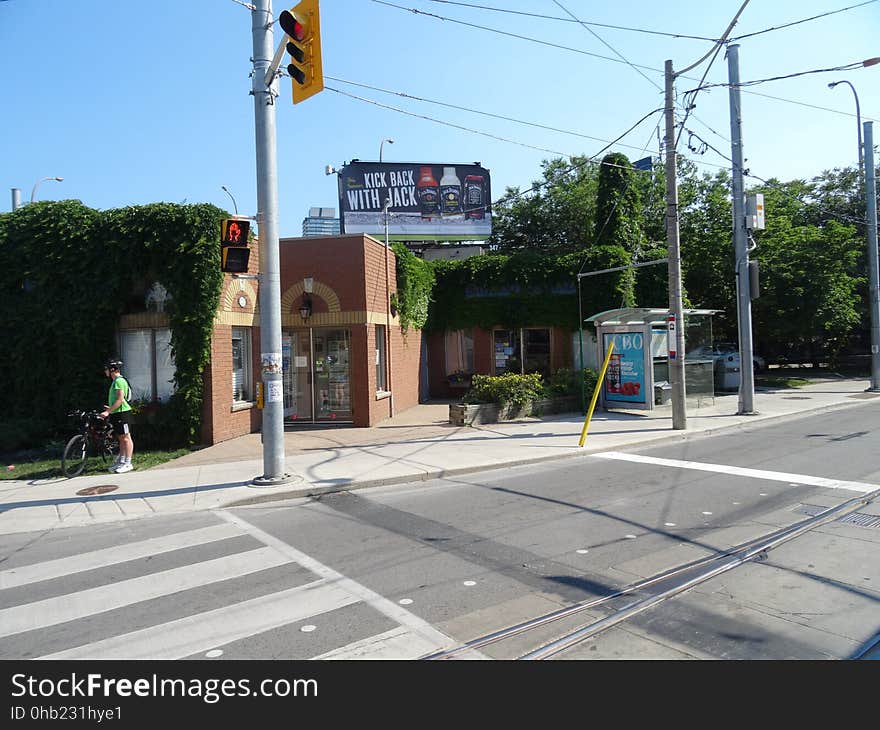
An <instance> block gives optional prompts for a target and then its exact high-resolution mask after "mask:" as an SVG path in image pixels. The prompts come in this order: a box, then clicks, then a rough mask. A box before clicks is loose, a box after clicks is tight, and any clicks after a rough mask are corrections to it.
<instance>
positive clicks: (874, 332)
mask: <svg viewBox="0 0 880 730" xmlns="http://www.w3.org/2000/svg"><path fill="white" fill-rule="evenodd" d="M864 129H865V134H864V140H865V146H864V150H865V165H864V169H865V212H866V213H867V218H868V284H869V288H870V294H869V297H868V303H869V306H870V308H871V387H870V388H868V390H869V391H880V271H878V268H877V263H878V262H877V181H876V173H875V171H874V123H873V122H865V123H864Z"/></svg>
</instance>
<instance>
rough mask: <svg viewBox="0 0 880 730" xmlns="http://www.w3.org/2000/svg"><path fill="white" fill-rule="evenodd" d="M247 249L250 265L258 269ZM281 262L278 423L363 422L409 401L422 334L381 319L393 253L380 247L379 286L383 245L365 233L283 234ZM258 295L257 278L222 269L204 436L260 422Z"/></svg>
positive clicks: (228, 434)
mask: <svg viewBox="0 0 880 730" xmlns="http://www.w3.org/2000/svg"><path fill="white" fill-rule="evenodd" d="M252 248H253V249H254V252H253V254H252V256H251V262H250V264H249V272H250V273H256V272H257V271H258V270H259V255H258V252H257V251H256V250H255V249H256V247H255V246H254V247H252ZM280 262H281V263H280V268H281V331H282V361H283V362H282V366H283V372H284V376H283V392H284V420H285V424H286V425H290V426H303V425H309V424H320V423H350V424H352V425H354V426H361V427H368V426H372V425H374V424H375V423H377V422H379V421H382V420H384V419H386V418H388V417H390V416H391V415H392V409H393V412H395V413H396V412H399V411H402V410H406V409H407V408H411V407H412V406H414V405H416V404H417V403H418V402H419V382H420V372H421V369H422V362H423V351H422V334H421V332H420V331H418V330H415V331H413V330H410V331H409V332H407V333H406V334H405V335H404V333H403V332H402V331H401V328H400V322H399V320H398V318H397V317H396V316H394V313H393V312H392V313H391V315H392V316H391V319H390V321H389V316H388V315H389V312H388V309H389V304H388V302H389V295H390V293H392V292H394V291H395V290H396V285H397V277H396V266H397V264H396V258H395V256H394V252H393V251H388V252H387V272H388V286H387V287H386V249H385V246H384V244H382V243H381V242H379V241H377V240H376V239H374V238H371V237H370V236H367V235H362V234H356V235H343V236H320V237H307V238H284V239H281V241H280ZM258 294H259V284H258V282H257V281H256V280H254V279H242V278H234V277H233V276H232V275H231V274H226V275H225V279H224V283H223V289H222V293H221V297H220V304H219V307H218V312H217V318H216V320H215V326H214V334H213V338H212V342H211V363H210V367H209V369H208V371H207V372H206V374H205V398H204V405H203V411H202V440H203V442H204V443H206V444H214V443H218V442H220V441H224V440H226V439H230V438H234V437H236V436H241V435H244V434H247V433H251V432H255V431H258V430H259V428H260V420H261V419H260V411H259V409H258V408H257V403H256V400H257V392H256V389H257V386H258V383H259V382H260V380H261V373H260V312H259V302H258ZM389 330H390V331H389ZM389 335H390V338H389V339H390V351H389V349H388V345H387V344H386V338H388V336H389Z"/></svg>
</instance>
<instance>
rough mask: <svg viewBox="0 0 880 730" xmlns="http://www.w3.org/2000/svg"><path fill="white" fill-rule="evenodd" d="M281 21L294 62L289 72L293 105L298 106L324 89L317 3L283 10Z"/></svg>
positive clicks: (310, 0)
mask: <svg viewBox="0 0 880 730" xmlns="http://www.w3.org/2000/svg"><path fill="white" fill-rule="evenodd" d="M278 22H279V23H280V25H281V29H282V30H283V31H284V32H285V33H286V34H287V52H288V53H289V54H290V58H291V61H292V62H291V63H290V65H288V67H287V73H289V74H290V78H291V79H292V80H293V103H294V104H298V103H299V102H301V101H305V100H306V99H308V98H309V97H310V96H314V95H315V94H317V93H318V92H319V91H321V90H322V89H323V88H324V70H323V68H322V66H321V20H320V15H319V13H318V0H301V2H300V3H299V4H298V5H295V6H294V7H292V8H291V9H290V10H282V11H281V16H280V17H279V18H278Z"/></svg>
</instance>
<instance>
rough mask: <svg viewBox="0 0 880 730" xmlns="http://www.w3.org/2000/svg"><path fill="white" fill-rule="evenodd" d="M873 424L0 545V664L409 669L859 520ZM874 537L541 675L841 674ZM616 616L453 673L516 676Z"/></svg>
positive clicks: (873, 415)
mask: <svg viewBox="0 0 880 730" xmlns="http://www.w3.org/2000/svg"><path fill="white" fill-rule="evenodd" d="M877 416H878V406H877V405H875V404H873V403H867V404H865V405H864V406H860V407H858V408H852V409H847V410H845V411H841V412H829V413H827V414H825V415H823V416H822V417H821V418H812V419H799V420H788V421H776V422H774V423H772V424H770V425H764V426H757V425H756V426H755V427H750V428H743V429H741V430H739V431H733V432H731V431H728V432H725V433H724V434H722V435H717V436H709V437H702V438H693V439H690V440H687V441H684V442H681V443H677V444H676V445H673V446H669V445H667V446H664V447H662V448H653V449H644V450H639V451H637V452H630V453H628V454H613V453H612V454H607V453H606V454H604V455H598V456H592V457H586V458H583V459H577V460H564V461H560V462H559V463H544V464H541V465H539V466H533V467H517V468H510V469H502V470H497V471H493V472H482V473H479V474H474V475H472V476H464V477H458V478H454V479H444V480H436V481H433V482H419V483H418V484H414V485H410V486H404V487H401V486H395V487H385V488H376V489H368V490H361V491H357V492H352V493H338V494H332V495H327V496H325V497H323V498H321V499H318V500H311V501H307V500H298V501H295V502H286V503H276V504H271V505H260V506H257V507H251V508H238V509H234V510H229V511H217V512H202V513H193V514H187V515H177V516H172V517H168V516H163V517H152V518H147V519H144V520H136V521H127V522H124V523H113V524H103V525H97V526H94V527H90V528H87V529H86V528H70V529H64V530H55V531H52V532H49V533H45V534H44V533H29V534H13V535H7V536H3V537H0V560H2V562H0V659H23V658H36V657H52V658H96V657H101V658H171V659H182V658H192V659H209V660H214V661H223V660H224V659H308V658H316V657H323V658H363V657H375V658H418V657H421V656H425V655H428V654H431V653H435V652H438V651H443V650H445V649H449V648H451V647H454V646H456V645H458V644H460V643H462V642H464V641H468V640H471V639H473V638H475V637H478V636H482V635H484V634H487V633H490V632H494V631H498V630H500V629H503V628H505V627H508V626H511V625H513V624H516V623H519V622H522V621H526V620H528V619H531V618H534V617H537V616H541V615H544V614H547V613H549V612H552V611H556V610H558V609H560V608H563V607H566V606H571V605H573V604H577V603H580V602H585V601H591V600H598V599H601V598H603V597H607V596H609V595H610V594H613V593H614V592H615V591H619V590H621V589H623V588H625V587H627V586H630V585H632V584H633V583H636V582H638V581H640V580H643V579H645V578H649V577H651V576H654V575H657V574H659V573H661V572H663V571H667V570H669V569H672V568H675V567H676V566H681V565H684V564H688V563H691V562H693V561H698V560H700V559H703V558H707V557H712V556H717V555H718V554H719V553H723V552H724V551H726V550H728V549H730V548H731V547H734V546H737V545H740V544H743V543H745V542H747V541H750V540H754V539H756V538H759V537H761V536H763V535H767V534H770V533H772V532H774V531H775V530H778V529H779V528H783V527H785V526H788V525H792V524H795V523H797V522H799V521H801V520H804V519H806V518H808V517H809V516H810V515H815V514H817V513H818V512H821V510H822V509H825V508H828V507H832V506H834V505H838V504H841V503H844V502H846V501H847V500H852V499H855V498H858V497H860V496H861V497H864V495H865V494H867V493H870V491H871V490H873V489H875V488H876V487H877V486H880V457H878V456H877V454H878V445H880V444H878V428H877V426H876V424H877V422H878V419H877ZM658 460H659V461H658ZM878 516H880V508H878V506H877V505H876V504H873V503H872V504H866V505H860V506H859V507H858V509H857V510H855V516H854V517H850V518H848V519H846V520H838V521H834V522H830V523H828V524H826V525H824V526H821V527H818V528H817V529H814V530H812V531H810V532H808V533H806V534H804V535H803V536H801V537H798V538H796V539H795V540H792V541H790V542H786V543H785V544H783V545H781V546H779V547H778V548H775V549H774V550H772V551H770V552H768V553H767V554H766V557H763V556H762V557H763V559H762V560H759V561H749V562H747V563H745V564H744V565H742V566H740V567H737V568H735V569H733V570H730V571H728V572H725V573H724V574H723V575H719V576H718V577H715V578H712V579H711V580H709V581H707V582H705V583H701V584H699V585H698V586H696V587H695V588H694V589H692V590H690V591H688V592H686V593H683V594H681V595H678V596H675V597H672V598H669V599H668V600H665V601H663V602H662V603H659V604H658V605H656V606H653V607H651V608H649V609H647V610H645V611H642V612H640V613H638V614H636V615H634V616H632V617H631V618H629V619H628V620H627V621H625V622H622V623H620V624H617V625H615V626H614V627H613V628H611V629H609V630H608V631H606V632H604V633H601V634H598V635H596V636H594V637H592V638H590V639H589V640H587V641H585V642H583V643H581V644H578V645H576V646H574V647H572V648H570V649H568V650H567V651H565V652H564V653H562V654H560V655H559V658H564V659H617V658H619V659H644V658H649V659H654V658H657V659H700V658H716V659H789V658H790V659H829V658H850V657H854V656H858V655H860V654H861V653H862V652H863V651H864V649H865V648H866V647H867V646H868V645H869V644H870V643H871V642H872V640H873V639H874V638H875V637H876V636H877V633H878V630H880V600H878V599H880V518H878ZM644 595H646V594H645V593H644V592H640V593H639V594H638V596H637V597H642V596H644ZM634 598H635V597H633V596H625V597H622V598H618V599H615V600H611V601H605V602H602V603H599V604H597V605H596V606H595V607H592V608H589V609H587V610H584V611H582V612H580V613H578V614H577V615H576V616H570V617H568V618H565V619H563V620H561V621H558V622H555V623H553V624H549V625H546V626H543V627H541V628H539V629H537V630H535V631H530V632H525V633H522V634H520V635H518V636H516V637H513V638H510V639H506V640H504V641H502V642H498V643H495V644H490V645H488V646H485V647H483V648H481V649H479V650H478V652H473V653H471V654H470V656H482V657H486V658H504V659H509V658H517V657H520V656H522V655H523V654H526V653H527V652H529V651H531V650H533V649H535V648H537V647H539V646H541V645H543V644H545V643H547V642H549V641H551V640H553V639H556V638H557V637H559V636H561V635H564V634H566V633H568V632H570V631H573V630H574V629H576V628H578V627H581V626H583V625H585V624H589V623H591V622H596V621H599V620H602V619H605V618H608V617H609V616H612V615H613V614H614V612H615V611H617V610H619V609H620V608H622V607H623V606H625V605H629V604H631V603H632V602H633V600H634Z"/></svg>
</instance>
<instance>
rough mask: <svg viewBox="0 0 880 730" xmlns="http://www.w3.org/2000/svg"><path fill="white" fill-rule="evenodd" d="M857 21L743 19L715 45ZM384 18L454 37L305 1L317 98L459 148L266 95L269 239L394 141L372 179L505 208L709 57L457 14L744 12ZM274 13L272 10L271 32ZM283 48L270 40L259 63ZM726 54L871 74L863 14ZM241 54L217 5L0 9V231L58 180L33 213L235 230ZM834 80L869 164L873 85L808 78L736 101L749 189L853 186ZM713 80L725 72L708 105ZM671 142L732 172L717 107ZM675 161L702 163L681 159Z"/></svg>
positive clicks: (59, 3) (704, 104)
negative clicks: (437, 174) (229, 220)
mask: <svg viewBox="0 0 880 730" xmlns="http://www.w3.org/2000/svg"><path fill="white" fill-rule="evenodd" d="M859 1H860V0H797V1H795V0H751V2H750V3H749V4H748V6H747V7H746V9H745V11H744V12H743V14H742V16H741V18H740V20H739V23H738V24H737V26H736V27H735V28H734V31H733V33H732V35H733V36H741V35H745V34H750V33H755V32H757V31H761V30H764V29H767V28H771V27H774V26H779V25H783V24H786V23H790V22H793V21H797V20H801V19H804V18H809V17H811V16H814V15H819V14H822V13H826V12H829V11H834V10H839V9H841V8H845V7H847V6H851V5H856V4H858V3H859ZM388 2H389V3H393V4H395V5H398V6H400V7H403V8H417V9H419V10H421V11H424V12H427V13H434V14H437V15H441V16H445V17H447V18H450V19H455V20H458V21H462V22H464V23H469V24H472V25H470V26H469V25H462V24H460V23H453V22H451V20H446V21H443V20H439V19H437V18H433V17H429V16H425V15H417V14H414V13H412V12H408V11H405V10H400V9H397V8H395V7H391V6H390V5H388V4H383V3H380V2H375V1H373V0H321V25H322V37H323V61H324V73H325V83H326V85H327V86H328V87H332V88H333V89H338V90H339V91H344V92H346V93H348V94H354V95H356V96H359V97H363V98H366V99H370V100H373V101H375V102H379V103H381V104H384V105H387V106H391V107H396V108H398V109H402V110H406V111H407V112H410V113H411V114H414V115H420V116H423V117H431V118H432V119H436V120H442V121H445V122H448V123H451V124H454V125H458V127H465V128H467V129H468V130H474V131H466V130H464V129H461V128H456V127H450V126H445V125H443V124H439V123H437V122H436V121H429V120H427V119H424V118H420V117H417V116H409V115H406V114H403V113H401V112H400V111H394V110H391V109H387V108H383V107H380V106H376V105H374V104H371V103H368V102H366V101H362V100H358V99H355V98H352V97H351V96H347V95H344V94H341V93H338V92H337V91H333V90H330V88H328V89H325V90H324V91H323V92H321V93H320V94H318V95H316V96H314V97H312V98H311V99H309V100H307V101H305V102H303V103H301V104H297V105H296V106H294V105H293V104H292V103H291V96H290V93H291V92H290V80H289V79H287V78H283V79H282V80H281V84H280V98H279V99H278V102H277V104H278V105H277V117H276V123H277V133H278V169H279V180H278V189H279V204H280V228H279V230H280V234H281V236H297V235H300V232H301V223H302V219H303V217H304V216H306V215H307V214H308V210H309V208H310V207H312V206H324V207H335V208H337V213H338V201H337V199H336V177H335V176H333V175H331V176H326V175H325V173H324V169H325V166H326V165H328V164H332V165H335V166H340V165H341V164H342V163H343V162H346V161H349V160H351V159H353V158H358V159H361V160H376V159H378V156H379V147H380V143H381V141H382V139H383V138H386V137H391V138H393V139H394V140H395V141H394V144H387V143H386V144H385V147H384V155H383V156H384V159H385V160H386V161H400V162H431V163H443V162H449V163H453V162H455V163H463V162H474V161H479V162H480V163H482V165H483V166H484V167H486V168H488V169H489V170H490V171H491V176H492V197H493V199H497V198H498V197H499V196H500V195H501V194H502V193H503V191H504V188H505V186H521V187H524V186H528V185H529V184H530V183H531V182H532V181H533V180H537V179H540V177H541V171H540V170H541V162H542V160H545V159H548V158H554V157H559V156H564V155H573V154H586V155H593V154H596V153H597V152H599V150H601V149H602V148H603V147H604V146H605V144H606V142H604V141H602V140H608V141H610V140H613V139H614V138H616V137H617V136H618V135H620V134H621V133H623V132H624V131H625V130H627V129H628V128H629V127H630V126H631V125H633V124H634V123H635V122H636V121H637V120H638V119H640V118H641V117H642V116H644V115H645V114H647V113H648V112H650V111H652V110H653V109H656V108H658V107H661V106H662V104H663V93H662V88H663V73H662V72H663V67H664V62H665V60H666V59H672V61H673V64H674V67H675V68H676V69H682V68H685V67H687V66H689V65H691V64H692V63H694V62H695V61H697V60H698V59H699V58H700V57H702V56H703V55H704V54H705V53H706V52H707V51H708V50H709V48H710V47H711V43H709V42H707V41H703V40H694V39H688V38H670V37H666V36H663V35H655V34H647V33H642V32H635V31H631V30H619V29H612V28H604V27H598V26H589V30H588V29H587V28H585V27H584V26H582V25H579V24H577V23H574V22H563V21H560V20H552V19H543V18H535V17H527V16H522V15H515V14H512V13H509V12H493V11H490V10H485V9H478V8H476V7H472V6H473V5H486V6H494V7H503V8H504V9H505V10H508V11H510V10H518V11H523V12H528V13H536V14H539V15H546V16H553V17H556V18H570V17H571V16H570V15H569V14H568V12H566V11H569V12H570V13H571V14H573V15H574V16H576V17H577V18H578V19H580V20H582V21H584V22H586V23H602V24H608V25H615V26H627V27H630V28H638V29H647V30H653V31H661V32H665V33H675V34H684V35H695V36H705V37H707V38H710V37H711V38H717V37H719V36H720V35H721V34H722V33H723V32H724V30H725V29H726V27H727V25H728V24H729V23H730V21H731V20H732V19H733V17H734V16H735V14H736V12H737V10H738V9H739V8H740V6H741V4H742V0H700V1H699V2H697V1H696V0H668V1H667V2H649V1H648V0H617V1H616V2H612V3H596V2H586V1H585V0H560V1H559V2H556V1H555V0H531V1H530V2H525V1H521V0H503V1H502V0H470V4H471V5H472V6H471V7H468V6H466V5H465V4H462V3H451V2H436V1H431V0H388ZM291 4H292V0H291ZM285 7H288V6H287V5H286V4H283V3H281V2H274V3H273V9H274V11H275V13H276V14H278V13H280V11H281V10H283V9H284V8H285ZM473 25H477V26H484V27H485V28H493V29H496V30H502V31H505V32H506V33H512V34H516V35H520V36H527V37H530V38H534V39H538V40H541V41H544V42H546V43H552V44H556V45H558V46H567V47H569V48H572V49H577V50H578V51H581V52H575V51H572V50H565V49H563V48H558V47H551V46H547V45H539V44H537V43H534V42H530V41H527V40H523V39H520V38H515V37H511V36H509V35H501V34H499V33H495V32H491V31H489V30H486V29H485V28H477V27H473ZM591 31H592V32H591ZM597 36H598V37H597ZM279 39H280V32H279V31H278V28H277V25H276V34H275V42H276V43H277V42H278V40H279ZM600 39H601V40H600ZM603 41H604V43H603ZM606 44H607V45H606ZM739 44H740V68H741V79H742V80H743V81H751V80H756V79H766V78H769V77H774V76H783V75H789V74H794V73H799V72H804V71H811V70H815V69H825V68H832V67H838V66H844V65H847V64H851V63H854V62H860V61H862V60H864V59H867V58H871V57H874V56H880V2H872V3H869V4H865V5H863V6H861V7H857V8H854V9H851V10H847V11H845V12H840V13H837V14H834V15H829V16H827V17H823V18H820V19H817V20H813V21H811V22H807V23H801V24H799V25H794V26H792V27H789V28H785V29H781V30H776V31H773V32H768V33H763V34H760V35H756V36H753V37H750V38H744V39H742V40H741V41H739ZM251 51H252V36H251V13H250V11H249V10H247V9H246V8H245V7H243V6H242V5H241V4H238V3H236V2H234V0H150V1H149V2H143V1H140V2H135V1H134V0H0V77H2V89H3V93H4V100H5V103H4V109H3V114H2V115H0V139H2V149H3V154H2V166H0V170H2V172H0V180H2V188H3V191H2V195H3V200H2V203H0V211H8V210H10V209H11V207H12V206H11V194H10V190H11V188H19V189H21V197H22V202H24V203H27V202H28V201H29V200H30V196H31V190H32V188H33V186H34V184H35V183H36V182H37V181H38V180H40V179H41V178H43V177H46V176H60V177H63V178H64V181H63V182H61V183H57V182H52V181H47V182H43V183H42V184H41V185H40V187H39V189H38V192H37V198H38V199H39V200H47V199H57V200H60V199H66V198H73V199H79V200H81V201H82V202H83V203H84V204H86V205H89V206H91V207H94V208H99V209H106V208H115V207H121V206H126V205H139V204H147V203H152V202H157V201H170V202H183V201H186V202H188V203H201V202H209V203H213V204H215V205H218V206H220V207H224V208H227V209H229V210H230V211H231V210H232V202H231V201H230V199H229V197H228V196H227V195H226V193H225V192H223V191H222V190H221V186H223V185H225V186H226V187H228V188H229V190H230V191H231V192H232V194H233V195H234V196H235V199H236V201H237V203H238V209H239V212H240V213H242V214H249V215H252V214H255V213H256V180H255V162H254V108H253V100H252V97H251V96H250V95H249V91H250V79H249V73H250V70H251V64H250V60H249V59H250V57H251ZM586 54H594V55H586ZM600 56H601V57H605V58H600ZM620 57H623V58H625V59H626V60H627V61H628V62H629V63H630V64H632V66H631V65H628V64H627V63H624V62H623V61H621V60H620ZM633 66H637V67H638V70H636V69H635V68H633ZM706 67H707V63H703V64H702V65H701V66H699V67H698V68H695V69H693V70H692V71H690V72H688V73H687V74H686V75H685V76H686V77H685V78H679V79H678V81H677V82H676V90H677V91H678V92H679V99H681V94H682V93H683V92H685V91H688V90H690V89H693V88H694V87H696V86H697V84H698V81H699V79H700V77H701V76H702V74H703V72H704V71H705V69H706ZM842 78H845V79H847V80H849V81H850V82H852V84H853V85H854V86H855V87H856V89H857V91H858V94H859V100H860V102H861V112H862V118H863V120H873V121H874V122H875V124H874V128H875V129H874V134H875V140H876V141H878V142H880V124H878V123H877V122H878V121H880V65H877V66H873V67H870V68H857V69H853V70H848V71H844V72H831V73H817V74H809V75H804V76H800V77H797V78H790V79H785V80H780V81H773V82H768V83H764V84H761V85H759V86H752V87H747V88H745V89H743V94H742V99H743V101H742V104H743V140H744V149H745V155H746V158H747V163H746V167H747V168H748V169H749V170H750V171H751V172H753V173H754V174H755V175H759V176H761V177H764V178H769V177H777V178H780V179H782V180H790V179H793V178H809V177H812V176H813V175H816V174H819V173H821V172H822V171H823V170H826V169H832V168H835V167H845V166H855V164H856V160H857V134H856V133H857V124H856V118H855V101H854V97H853V94H852V92H851V90H850V89H849V87H847V86H846V85H840V86H838V87H837V88H835V89H833V90H829V89H828V87H827V84H828V82H829V81H833V80H837V79H842ZM726 80H727V62H726V60H725V59H724V56H723V53H722V54H721V55H719V57H718V58H717V59H716V60H715V62H714V64H713V65H712V67H711V69H710V71H709V74H708V77H707V83H723V82H725V81H726ZM347 82H355V83H357V84H364V85H367V86H370V87H376V88H378V89H385V90H389V91H393V92H400V93H404V94H408V95H410V96H415V97H420V98H423V99H427V100H431V101H432V102H441V103H442V104H445V105H454V106H456V107H461V108H451V107H450V106H442V105H438V104H436V103H427V102H423V101H416V100H413V99H408V98H403V97H400V96H395V95H391V94H388V93H383V92H381V91H378V90H375V89H371V88H363V87H359V86H354V85H352V84H351V83H347ZM465 109H467V110H474V111H465ZM475 111H479V112H485V113H488V114H493V115H500V116H504V117H510V118H511V119H515V120H519V121H520V122H528V123H529V124H522V123H519V122H514V121H507V120H503V119H499V118H497V117H491V116H485V115H481V114H477V113H474V112H475ZM659 121H661V115H660V114H655V115H653V116H651V117H650V119H649V120H647V121H646V122H644V123H642V124H641V125H640V126H638V127H637V128H636V129H635V130H634V131H633V132H632V133H631V134H629V135H628V136H627V137H626V138H624V139H623V140H622V141H621V144H618V145H615V146H614V147H613V148H612V149H613V150H614V151H620V152H623V153H625V154H627V155H628V156H629V157H630V159H632V160H635V159H638V158H640V157H644V156H647V155H648V154H652V153H653V154H654V155H657V154H658V149H657V134H656V126H657V123H658V122H659ZM530 125H543V126H545V127H554V128H557V129H559V130H565V132H558V131H550V130H548V129H544V128H540V127H539V126H530ZM687 127H688V129H690V130H692V131H693V132H695V133H697V134H698V135H699V136H700V137H701V138H702V139H703V140H704V141H705V142H707V143H708V144H709V145H711V146H712V147H715V148H716V149H717V150H718V152H716V151H714V150H712V149H711V148H709V149H708V150H707V151H706V153H705V154H703V155H699V154H696V153H694V152H691V151H690V150H689V149H688V148H687V142H688V135H687V134H685V135H684V136H683V138H682V141H681V144H680V147H679V150H680V151H681V152H683V153H684V154H686V155H687V156H688V157H690V158H692V159H695V160H697V161H699V163H700V166H701V169H703V170H707V171H713V170H717V169H719V167H729V163H728V162H727V160H726V159H725V158H724V157H723V156H721V155H722V154H723V155H725V156H729V155H730V142H729V138H730V120H729V111H728V91H727V89H726V88H723V87H718V88H713V89H711V90H709V91H704V92H701V94H700V95H699V96H698V98H697V107H696V109H695V111H694V113H693V116H691V117H690V118H689V119H688V122H687ZM661 129H662V127H661ZM478 132H482V133H484V134H479V133H478ZM486 135H491V136H486ZM494 137H503V138H505V139H507V140H510V141H502V140H499V139H495V138H494ZM594 138H595V139H594ZM692 144H694V146H699V145H700V142H699V141H698V140H696V139H693V140H692ZM624 145H629V146H624ZM534 148H542V149H534ZM719 152H720V153H721V154H719ZM754 182H755V181H754V180H747V184H754ZM770 214H772V212H771V211H768V215H770Z"/></svg>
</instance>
